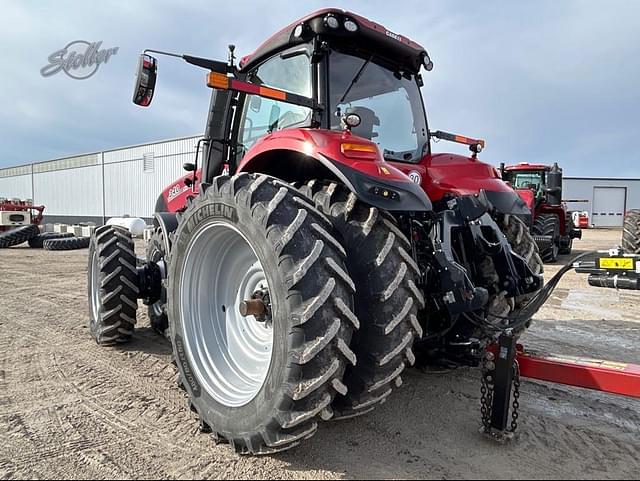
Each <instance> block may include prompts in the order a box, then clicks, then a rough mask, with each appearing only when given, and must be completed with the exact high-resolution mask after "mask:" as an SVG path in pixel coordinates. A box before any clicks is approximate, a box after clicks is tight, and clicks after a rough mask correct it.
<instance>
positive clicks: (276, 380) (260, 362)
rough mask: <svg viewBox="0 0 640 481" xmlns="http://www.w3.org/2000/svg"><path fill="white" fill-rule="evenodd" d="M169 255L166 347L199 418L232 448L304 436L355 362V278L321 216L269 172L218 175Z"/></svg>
mask: <svg viewBox="0 0 640 481" xmlns="http://www.w3.org/2000/svg"><path fill="white" fill-rule="evenodd" d="M168 264H169V273H168V278H167V294H168V314H169V323H170V329H171V338H172V343H173V350H174V355H175V357H176V361H177V366H178V370H179V374H180V377H181V382H182V383H183V385H184V387H185V389H186V391H187V393H188V395H189V398H190V402H191V406H192V408H193V409H194V410H195V411H197V413H198V414H199V416H200V418H201V421H202V422H203V424H204V425H206V426H208V427H210V428H211V429H212V430H213V431H214V433H215V435H216V436H217V437H218V438H222V439H226V440H227V441H229V442H230V443H231V444H232V445H233V446H234V448H235V449H236V450H237V451H238V452H240V453H253V454H267V453H273V452H276V451H282V450H285V449H289V448H291V447H293V446H295V445H296V444H298V443H299V442H300V441H302V440H303V439H306V438H308V437H310V436H312V435H313V434H314V433H315V431H316V429H317V421H318V419H329V418H331V417H332V415H333V412H332V410H331V402H332V401H333V399H334V397H335V395H336V393H338V392H346V387H345V385H344V384H343V383H342V377H343V374H344V370H345V367H346V365H347V364H349V363H354V362H355V355H354V354H353V352H352V351H351V350H350V349H349V347H348V345H349V342H350V340H351V336H352V332H353V331H354V329H355V326H356V325H357V320H356V319H355V316H354V314H353V294H354V284H353V281H352V280H351V278H350V277H349V275H348V274H347V269H346V267H345V252H344V250H343V248H342V246H341V245H340V244H339V242H338V241H337V240H336V238H335V237H334V234H333V227H332V225H331V223H330V222H329V221H328V219H327V218H326V217H324V216H323V215H322V214H321V213H320V212H319V211H317V210H316V209H315V208H314V207H313V205H312V203H311V202H310V201H309V200H308V199H307V198H306V197H304V196H303V195H302V194H300V193H299V192H298V191H296V190H295V189H293V188H292V187H291V186H289V185H287V184H285V183H283V182H281V181H279V180H278V179H274V178H271V177H268V176H265V175H250V174H240V175H236V176H234V177H227V176H222V177H217V178H216V179H214V181H213V184H212V185H211V187H209V188H208V189H207V190H206V191H205V192H204V193H201V194H200V195H199V196H198V197H197V198H196V199H195V200H194V201H193V202H192V203H191V205H190V206H189V207H188V208H187V210H186V211H185V212H184V214H183V215H182V217H181V219H180V224H179V226H178V230H177V231H176V235H175V238H174V244H173V246H172V250H171V254H170V260H169V262H168Z"/></svg>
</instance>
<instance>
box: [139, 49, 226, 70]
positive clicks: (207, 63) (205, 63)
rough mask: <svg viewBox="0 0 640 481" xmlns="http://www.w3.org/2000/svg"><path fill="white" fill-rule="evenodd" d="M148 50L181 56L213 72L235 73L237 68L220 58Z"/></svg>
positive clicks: (148, 50) (170, 55)
mask: <svg viewBox="0 0 640 481" xmlns="http://www.w3.org/2000/svg"><path fill="white" fill-rule="evenodd" d="M147 52H151V53H156V54H158V55H166V56H167V57H175V58H181V59H183V60H184V61H185V62H187V63H190V64H191V65H195V66H197V67H201V68H205V69H208V70H211V71H213V72H218V73H235V68H233V67H230V66H229V64H227V63H226V62H221V61H219V60H211V59H208V58H202V57H194V56H193V55H182V54H179V53H172V52H163V51H162V50H153V49H150V48H148V49H146V50H145V51H144V52H143V53H145V54H146V53H147Z"/></svg>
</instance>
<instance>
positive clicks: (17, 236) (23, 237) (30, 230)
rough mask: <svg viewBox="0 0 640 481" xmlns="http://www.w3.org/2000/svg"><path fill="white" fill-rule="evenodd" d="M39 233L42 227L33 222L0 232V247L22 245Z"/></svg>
mask: <svg viewBox="0 0 640 481" xmlns="http://www.w3.org/2000/svg"><path fill="white" fill-rule="evenodd" d="M38 234H40V229H39V228H38V226H37V225H33V224H30V225H25V226H23V227H18V228H16V229H11V230H8V231H6V232H0V249H6V248H8V247H13V246H17V245H20V244H22V243H24V242H27V241H29V240H30V239H33V238H34V237H36V236H37V235H38Z"/></svg>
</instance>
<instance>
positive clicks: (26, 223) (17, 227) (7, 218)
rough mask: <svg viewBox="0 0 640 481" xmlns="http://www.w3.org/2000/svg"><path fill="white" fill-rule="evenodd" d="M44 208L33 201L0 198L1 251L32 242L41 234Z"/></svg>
mask: <svg viewBox="0 0 640 481" xmlns="http://www.w3.org/2000/svg"><path fill="white" fill-rule="evenodd" d="M43 212H44V206H34V205H33V202H32V201H31V200H21V199H17V198H14V199H6V198H4V197H0V249H2V248H7V247H12V246H15V245H19V244H22V243H23V242H27V241H30V240H32V239H34V238H35V237H37V236H38V235H39V234H40V229H39V228H38V225H39V224H40V222H42V217H43V214H42V213H43Z"/></svg>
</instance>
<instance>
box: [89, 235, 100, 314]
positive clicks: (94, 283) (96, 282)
mask: <svg viewBox="0 0 640 481" xmlns="http://www.w3.org/2000/svg"><path fill="white" fill-rule="evenodd" d="M96 249H97V248H96ZM98 262H99V258H98V252H97V250H96V251H95V252H94V253H93V256H92V257H91V315H92V317H93V320H94V321H98V315H99V313H100V269H99V266H98Z"/></svg>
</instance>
